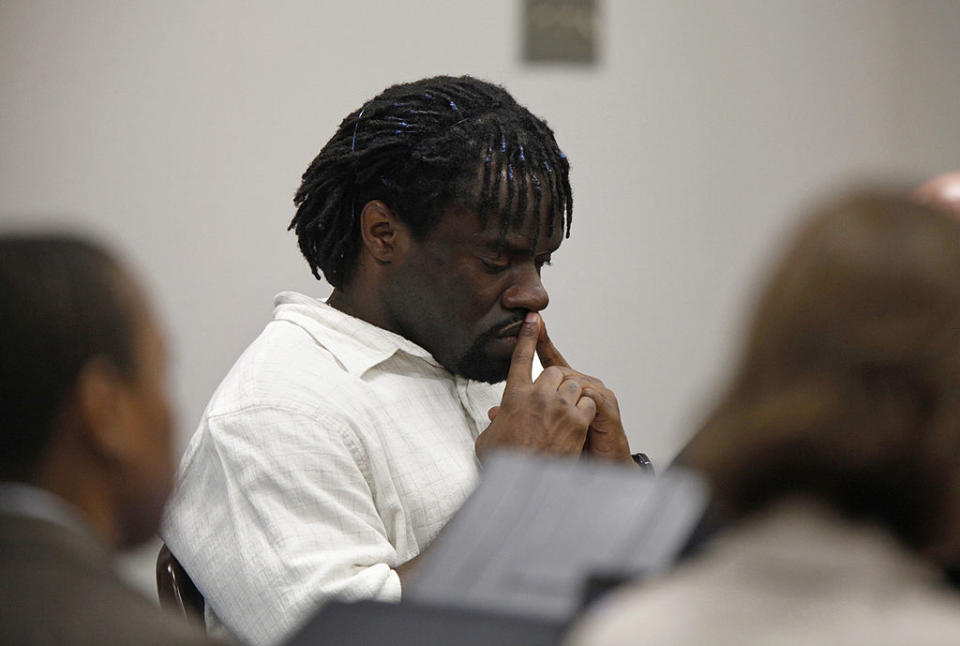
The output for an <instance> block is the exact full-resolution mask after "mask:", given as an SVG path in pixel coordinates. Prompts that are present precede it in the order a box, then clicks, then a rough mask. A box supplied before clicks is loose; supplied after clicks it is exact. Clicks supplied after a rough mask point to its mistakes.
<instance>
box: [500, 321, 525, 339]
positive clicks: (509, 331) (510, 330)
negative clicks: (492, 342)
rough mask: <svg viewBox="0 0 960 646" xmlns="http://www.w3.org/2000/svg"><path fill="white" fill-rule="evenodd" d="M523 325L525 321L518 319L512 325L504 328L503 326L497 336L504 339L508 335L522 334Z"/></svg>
mask: <svg viewBox="0 0 960 646" xmlns="http://www.w3.org/2000/svg"><path fill="white" fill-rule="evenodd" d="M521 327H523V321H516V322H514V323H511V324H510V325H508V326H506V327H504V328H501V329H500V330H499V331H498V332H497V338H498V339H502V338H505V337H508V336H517V335H518V334H520V328H521Z"/></svg>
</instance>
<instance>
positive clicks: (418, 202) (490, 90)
mask: <svg viewBox="0 0 960 646" xmlns="http://www.w3.org/2000/svg"><path fill="white" fill-rule="evenodd" d="M481 164H482V180H481V183H480V191H479V195H477V194H476V181H477V175H478V170H480V166H481ZM569 170H570V166H569V163H568V162H567V158H566V156H565V155H564V154H563V153H562V152H561V151H560V149H559V147H558V146H557V142H556V140H555V139H554V136H553V131H552V130H551V129H550V128H549V126H547V124H546V123H545V122H544V121H543V120H542V119H539V118H537V117H535V116H534V115H533V114H531V113H530V111H529V110H527V109H526V108H525V107H523V106H522V105H520V104H519V103H517V102H516V100H514V98H513V97H512V96H510V94H508V93H507V91H506V90H505V89H503V88H502V87H500V86H498V85H493V84H491V83H487V82H484V81H480V80H477V79H475V78H471V77H469V76H461V77H459V78H454V77H450V76H437V77H433V78H428V79H423V80H421V81H417V82H415V83H404V84H401V85H394V86H392V87H389V88H387V89H386V90H384V91H383V92H382V93H380V94H379V95H378V96H376V97H375V98H373V99H372V100H370V101H368V102H367V103H365V104H364V105H363V107H362V108H360V109H358V110H356V111H354V112H352V113H351V114H349V115H347V117H346V118H345V119H344V120H343V121H342V122H341V123H340V127H339V128H338V129H337V132H336V133H335V134H334V135H333V137H332V138H331V139H330V141H328V142H327V144H326V145H325V146H324V147H323V149H322V150H321V151H320V154H319V155H317V157H316V158H315V159H314V160H313V161H312V162H311V163H310V166H309V167H308V168H307V170H306V172H304V174H303V181H302V183H301V185H300V188H299V189H298V190H297V193H296V195H295V196H294V200H293V201H294V204H295V205H296V207H297V214H296V215H295V216H294V218H293V220H292V221H291V223H290V226H289V228H290V229H294V230H295V232H296V234H297V238H298V241H299V245H300V250H301V251H302V252H303V255H304V257H306V259H307V262H308V263H309V264H310V268H311V270H312V271H313V275H314V276H316V277H317V278H318V279H319V278H320V277H321V274H322V275H323V276H324V277H325V278H326V279H327V282H329V283H330V284H331V285H333V286H334V287H341V286H342V285H343V284H344V283H345V282H346V281H347V280H348V279H349V277H350V276H349V273H350V269H351V268H352V267H353V264H354V260H355V258H356V254H357V251H358V246H359V241H360V233H359V214H360V211H361V210H362V209H363V205H364V204H366V203H367V202H368V201H370V200H381V201H382V202H384V203H385V204H386V205H387V206H389V207H390V209H391V210H392V211H393V212H394V213H395V214H396V215H397V217H398V218H400V219H401V220H402V221H403V222H405V223H406V224H407V225H408V226H409V227H410V229H411V232H412V234H413V235H414V236H416V237H417V238H419V239H422V238H423V237H424V236H425V235H426V234H427V233H429V231H430V230H431V228H432V227H433V226H434V225H435V224H436V223H437V221H438V220H439V217H440V215H441V213H442V212H443V210H444V209H446V208H447V207H448V206H450V205H451V204H452V203H453V202H454V201H455V200H464V199H468V200H475V201H474V203H473V204H471V205H470V206H472V207H474V208H476V210H477V212H478V213H479V215H480V220H481V224H482V225H483V226H484V227H486V225H487V221H488V218H489V216H490V215H491V214H494V216H499V218H500V220H499V225H500V241H501V243H502V242H503V240H504V238H505V237H506V234H507V232H508V231H509V229H510V227H511V225H518V224H522V222H523V220H524V218H525V217H526V215H527V213H528V212H532V213H534V214H539V213H540V209H541V206H542V200H543V199H544V198H545V199H546V200H547V209H548V211H547V212H548V213H550V214H552V217H550V218H549V219H548V225H547V226H548V227H549V233H550V234H551V235H552V234H553V229H554V227H555V221H556V220H557V219H558V218H559V219H560V220H561V226H563V227H564V230H565V232H566V235H567V236H569V235H570V223H571V221H572V218H573V196H572V193H571V190H570V181H569ZM504 182H505V183H506V186H505V187H504V186H502V184H503V183H504ZM504 193H505V195H504ZM531 194H532V197H533V201H534V203H533V208H532V209H528V206H529V205H528V200H529V198H530V196H531ZM465 196H468V197H465ZM536 220H537V225H536V226H537V230H536V231H535V232H534V235H535V236H539V233H540V232H539V217H537V218H536Z"/></svg>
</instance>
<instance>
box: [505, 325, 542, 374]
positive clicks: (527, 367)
mask: <svg viewBox="0 0 960 646" xmlns="http://www.w3.org/2000/svg"><path fill="white" fill-rule="evenodd" d="M539 335H540V316H539V315H538V314H537V313H536V312H529V313H527V317H526V318H525V319H524V320H523V325H521V326H520V332H519V333H518V334H517V345H516V346H515V347H514V348H513V356H512V357H511V358H510V372H508V373H507V386H506V387H507V388H508V389H509V388H510V386H511V385H512V384H532V383H533V379H532V378H531V375H532V372H533V355H534V353H535V352H536V351H537V339H538V337H539Z"/></svg>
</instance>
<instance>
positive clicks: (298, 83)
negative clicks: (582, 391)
mask: <svg viewBox="0 0 960 646" xmlns="http://www.w3.org/2000/svg"><path fill="white" fill-rule="evenodd" d="M599 5H600V24H599V32H598V33H599V36H600V49H599V61H598V62H597V64H595V65H593V66H586V67H584V66H560V65H543V64H538V65H529V64H525V63H524V62H523V61H522V60H521V56H520V54H521V52H522V42H521V33H522V28H521V16H522V11H521V4H520V2H519V1H518V0H483V1H482V2H481V1H479V0H420V1H414V0H410V1H399V0H389V1H388V0H380V1H373V0H351V1H349V2H348V1H345V0H344V1H341V2H334V1H314V2H307V1H300V2H293V1H276V2H265V1H264V2H239V1H237V2H227V1H212V0H200V1H189V2H188V1H185V0H175V1H170V0H167V1H160V0H157V1H155V2H143V1H139V2H138V1H120V0H117V1H114V2H105V1H84V2H71V1H68V0H62V1H61V2H50V1H44V0H2V2H0V219H2V220H3V222H4V224H10V223H14V224H16V225H17V226H22V225H24V224H26V225H27V226H30V225H34V224H37V225H45V226H54V227H61V226H64V227H67V228H71V229H80V230H84V231H91V232H93V233H95V234H96V235H99V236H101V237H102V238H103V239H105V240H106V241H107V242H108V243H109V244H110V245H111V246H113V247H114V248H116V249H117V250H119V251H120V252H121V254H122V255H123V256H125V257H126V258H128V259H129V260H130V261H131V262H132V264H133V265H134V267H135V268H136V270H137V272H138V273H139V274H140V276H141V277H142V279H143V280H144V281H146V283H147V285H148V287H149V288H150V289H151V291H152V294H153V298H154V302H155V305H156V308H157V310H158V311H159V314H160V316H161V317H162V319H163V320H164V321H165V323H166V327H167V330H168V336H169V340H170V346H171V348H172V350H173V355H174V362H173V367H172V373H171V384H172V387H173V391H174V394H175V398H176V401H177V404H178V408H179V412H180V416H179V419H180V431H181V434H180V446H181V447H182V446H183V445H185V443H186V440H187V438H188V437H189V435H190V434H191V433H192V431H193V429H194V427H195V425H196V423H197V421H198V419H199V417H200V414H201V412H202V410H203V407H204V405H205V404H206V401H207V400H208V398H209V397H210V395H211V394H212V392H213V389H214V388H215V387H216V385H217V383H218V382H219V380H220V379H221V378H222V377H223V375H224V374H225V373H226V372H227V370H228V369H229V367H230V365H231V364H232V362H233V361H234V360H235V359H236V357H237V356H238V355H239V354H240V352H241V351H242V350H243V348H244V347H245V346H246V345H247V344H248V343H249V342H250V341H251V340H252V339H253V338H254V337H255V336H256V334H257V333H258V332H259V331H260V330H261V329H262V327H263V325H264V324H265V323H266V321H267V320H268V319H269V317H270V315H271V310H272V297H273V295H274V294H275V293H276V292H279V291H281V290H284V289H295V290H298V291H302V292H305V293H308V294H311V295H315V296H325V295H326V294H327V293H328V292H329V287H328V286H326V285H325V284H322V283H318V282H317V281H315V280H314V279H313V277H312V276H311V275H310V272H309V270H308V268H307V265H306V263H305V262H304V261H303V259H302V258H301V257H300V256H299V252H298V250H297V248H296V243H295V238H294V236H293V234H292V233H290V232H288V231H286V227H287V224H288V223H289V221H290V218H291V217H292V215H293V205H292V202H291V198H292V196H293V193H294V191H295V190H296V188H297V186H298V184H299V178H300V175H301V173H302V172H303V170H304V169H305V168H306V166H307V164H308V163H309V161H310V160H311V159H312V158H313V157H314V156H315V155H316V153H317V152H318V151H319V149H320V148H321V147H322V145H323V144H324V143H325V142H326V140H327V139H328V138H329V137H330V136H331V135H332V133H333V131H334V129H335V128H336V126H337V124H338V123H339V122H340V120H341V119H342V118H343V116H345V115H346V114H347V113H348V112H350V111H351V110H353V109H355V108H357V107H359V106H360V105H361V104H362V103H363V101H365V100H366V99H368V98H370V97H372V96H373V95H375V94H376V93H378V92H379V91H380V90H381V89H383V88H384V87H386V86H387V85H390V84H392V83H395V82H399V81H408V80H415V79H417V78H421V77H424V76H430V75H434V74H441V73H442V74H454V75H459V74H472V75H475V76H478V77H481V78H485V79H489V80H494V81H497V82H500V83H502V84H504V85H505V86H506V87H507V88H508V89H509V90H510V91H511V92H512V93H513V94H514V96H516V97H517V98H518V100H520V101H521V102H522V103H525V104H526V105H527V106H528V107H530V109H531V110H532V111H533V112H535V113H536V114H539V115H541V116H543V117H545V118H546V119H547V120H548V121H549V123H550V124H551V126H552V127H553V128H554V130H555V131H556V133H557V138H558V141H559V143H560V145H561V147H562V148H563V149H564V150H565V152H566V153H567V155H568V156H569V158H570V160H571V162H572V165H573V170H572V176H571V177H572V182H573V186H574V194H575V212H574V222H573V232H572V237H571V238H570V239H569V240H567V241H566V242H564V244H563V246H562V248H561V250H560V251H559V252H558V253H557V254H555V256H554V263H553V266H552V267H549V268H547V269H546V273H545V282H546V285H547V287H548V288H549V290H550V293H551V297H552V302H551V305H550V308H549V309H548V310H547V312H546V313H545V314H546V315H545V318H546V320H547V322H548V324H549V326H550V330H551V336H552V337H553V338H554V339H555V341H556V343H557V345H558V347H560V349H561V350H562V351H563V352H564V353H565V354H566V355H567V358H568V359H570V360H571V363H572V364H573V365H574V366H576V367H578V368H579V369H580V370H582V371H583V372H587V373H590V374H594V375H596V376H599V377H601V378H602V379H603V380H604V381H605V382H606V384H607V385H608V386H610V387H611V388H612V389H613V390H614V391H615V392H616V393H617V394H618V397H619V400H620V406H621V409H622V412H623V417H624V419H625V421H626V425H627V428H628V432H629V434H630V439H631V445H632V447H633V448H634V450H643V451H646V452H647V453H648V454H650V456H651V457H652V458H653V460H654V462H655V463H657V464H658V465H664V464H665V463H667V462H668V461H669V460H670V459H671V458H672V457H673V455H674V454H675V453H676V452H677V451H678V450H679V448H680V447H681V446H682V444H683V442H684V441H685V439H686V438H687V437H688V436H689V434H690V433H691V432H692V431H693V430H694V428H695V425H696V423H697V421H698V420H699V419H700V418H701V417H702V415H703V414H704V411H705V409H706V407H707V406H708V405H709V403H710V401H711V399H712V398H713V397H714V396H715V394H716V392H717V390H718V389H719V388H720V387H721V386H722V383H723V380H724V378H725V377H726V376H727V375H728V374H729V371H730V369H731V359H732V358H734V357H735V356H736V353H737V348H738V339H739V335H740V330H741V328H742V326H743V323H744V321H745V319H746V317H747V316H748V313H749V306H750V303H751V302H752V298H753V294H754V290H755V288H756V284H757V280H758V278H759V277H760V276H762V272H763V268H764V267H765V265H766V264H767V263H768V262H769V261H770V259H771V257H772V254H774V253H775V251H776V249H777V246H778V245H779V244H780V241H781V240H782V238H783V236H784V235H785V234H787V233H788V232H789V231H790V230H791V229H792V228H793V227H794V226H795V224H796V222H797V219H798V217H800V216H802V214H803V213H804V211H805V210H806V209H809V207H810V205H812V204H815V203H816V202H817V201H818V200H819V199H820V198H821V197H822V196H823V195H824V194H830V193H832V192H835V191H837V190H840V189H842V188H844V187H846V186H848V185H851V184H860V183H863V182H871V183H876V182H889V183H892V185H894V186H896V187H898V188H902V187H910V186H913V185H915V184H916V183H918V182H920V181H921V180H923V179H925V178H926V177H928V176H930V175H933V174H935V173H938V172H940V171H943V170H948V169H952V168H957V167H960V110H958V108H960V2H956V0H943V1H937V0H911V1H907V0H904V1H900V2H897V1H892V0H851V1H846V2H843V1H837V0H779V1H777V2H770V1H769V0H752V1H746V0H743V1H733V0H723V1H715V2H708V1H707V0H702V1H679V0H657V1H641V0H606V1H602V0H601V1H600V2H599ZM155 553H156V552H155V546H150V547H148V548H146V549H144V550H141V552H140V554H139V555H134V556H133V557H131V558H130V559H128V560H127V565H126V567H127V568H128V570H129V572H131V576H132V577H133V578H134V579H135V580H136V581H137V583H138V585H140V586H141V587H142V588H143V589H145V590H152V589H153V588H152V577H153V573H152V559H153V556H154V555H155Z"/></svg>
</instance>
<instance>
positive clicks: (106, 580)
mask: <svg viewBox="0 0 960 646" xmlns="http://www.w3.org/2000/svg"><path fill="white" fill-rule="evenodd" d="M0 579H2V581H3V585H2V586H0V635H3V641H4V643H10V644H23V645H27V646H29V645H33V644H36V645H39V644H78V645H79V644H91V645H93V644H118V645H120V644H142V645H146V646H150V645H157V646H159V645H161V644H163V645H166V644H198V645H199V644H210V643H211V642H210V640H209V639H208V638H207V637H206V635H204V634H203V632H202V631H201V630H200V629H199V628H195V627H193V626H191V625H189V624H187V623H186V622H185V621H184V620H182V619H181V618H179V617H176V616H174V615H169V614H167V613H165V612H164V611H163V610H161V609H160V608H159V607H158V606H157V605H156V604H154V603H152V602H151V601H149V600H148V599H145V598H143V597H142V596H141V595H139V594H138V593H137V592H135V591H134V590H132V589H131V588H129V587H128V586H127V585H125V584H124V583H123V582H122V581H121V580H120V579H119V578H118V577H117V576H116V575H115V574H114V572H113V569H112V567H111V563H110V555H109V553H108V551H107V550H106V549H105V547H104V546H102V545H100V544H99V542H98V541H97V540H96V539H95V537H93V536H92V535H87V534H84V533H83V532H80V531H76V530H73V529H70V528H67V527H62V526H60V525H56V524H54V523H50V522H46V521H43V520H38V519H34V518H25V517H20V516H13V515H0Z"/></svg>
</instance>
